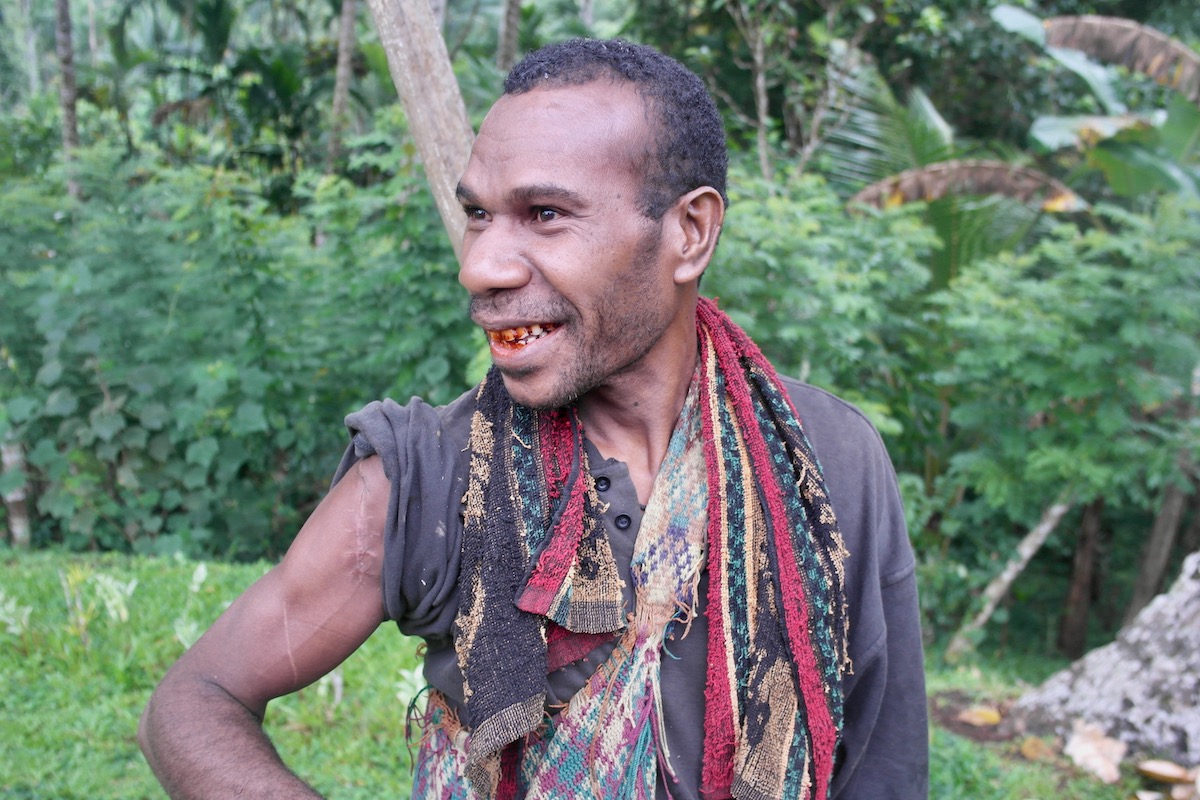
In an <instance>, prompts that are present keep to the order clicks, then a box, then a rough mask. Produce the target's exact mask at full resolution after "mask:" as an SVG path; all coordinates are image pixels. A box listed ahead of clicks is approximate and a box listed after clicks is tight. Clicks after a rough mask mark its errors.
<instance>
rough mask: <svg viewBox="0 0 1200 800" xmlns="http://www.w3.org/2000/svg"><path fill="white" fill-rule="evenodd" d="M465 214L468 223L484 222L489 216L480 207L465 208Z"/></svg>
mask: <svg viewBox="0 0 1200 800" xmlns="http://www.w3.org/2000/svg"><path fill="white" fill-rule="evenodd" d="M463 212H464V213H465V214H466V215H467V222H484V221H485V220H487V216H488V213H487V212H486V211H484V210H483V209H482V208H480V207H479V206H463Z"/></svg>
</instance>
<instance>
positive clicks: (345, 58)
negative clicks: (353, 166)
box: [329, 0, 358, 172]
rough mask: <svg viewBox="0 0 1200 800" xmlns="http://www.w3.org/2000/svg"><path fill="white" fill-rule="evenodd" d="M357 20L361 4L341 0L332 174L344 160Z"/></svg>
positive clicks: (331, 136)
mask: <svg viewBox="0 0 1200 800" xmlns="http://www.w3.org/2000/svg"><path fill="white" fill-rule="evenodd" d="M357 19H358V0H342V21H341V27H340V28H339V29H338V55H337V72H336V73H335V76H334V80H333V119H332V121H331V123H330V126H329V171H330V172H333V171H334V170H335V169H336V168H337V163H338V162H339V161H340V160H341V158H342V134H343V132H344V131H345V130H346V123H347V119H346V108H347V106H348V105H349V101H350V76H351V73H352V72H353V65H354V43H355V38H354V25H355V22H356V21H357Z"/></svg>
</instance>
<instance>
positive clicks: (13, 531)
mask: <svg viewBox="0 0 1200 800" xmlns="http://www.w3.org/2000/svg"><path fill="white" fill-rule="evenodd" d="M14 472H19V473H22V474H28V470H26V468H25V451H24V450H22V449H21V444H20V442H18V441H16V440H15V439H5V440H4V442H3V443H0V475H11V474H12V473H14ZM27 480H28V479H27V478H22V479H21V480H20V481H18V482H17V486H16V488H14V489H12V490H11V491H8V492H5V493H4V497H3V500H4V507H5V508H6V509H7V510H8V538H9V540H10V541H11V542H12V546H13V547H16V548H20V549H23V550H27V549H29V541H30V536H29V532H30V525H29V506H28V503H27V494H26V491H25V487H26V483H27Z"/></svg>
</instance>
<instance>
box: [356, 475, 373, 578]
mask: <svg viewBox="0 0 1200 800" xmlns="http://www.w3.org/2000/svg"><path fill="white" fill-rule="evenodd" d="M357 473H358V480H359V484H360V487H361V491H360V492H359V495H358V508H357V509H356V511H355V515H354V519H353V520H351V524H352V525H353V526H354V551H353V553H351V559H352V563H353V567H352V569H351V575H352V576H353V577H354V579H355V580H356V581H360V582H361V581H363V580H366V579H367V578H371V577H373V570H372V569H371V564H372V561H373V559H372V558H371V556H373V555H374V547H373V546H372V544H373V542H372V540H376V539H378V537H379V532H378V531H376V530H373V526H372V524H371V511H370V505H369V504H370V502H371V500H372V496H371V486H370V484H369V483H368V482H367V478H366V476H365V475H363V471H362V466H361V462H360V465H359V468H358V470H357ZM375 546H377V545H375Z"/></svg>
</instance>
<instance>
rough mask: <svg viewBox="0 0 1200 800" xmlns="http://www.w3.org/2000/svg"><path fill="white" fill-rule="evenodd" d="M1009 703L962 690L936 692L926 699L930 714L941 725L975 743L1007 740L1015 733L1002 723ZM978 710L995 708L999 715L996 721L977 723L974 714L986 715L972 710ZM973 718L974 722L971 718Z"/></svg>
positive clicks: (1006, 714)
mask: <svg viewBox="0 0 1200 800" xmlns="http://www.w3.org/2000/svg"><path fill="white" fill-rule="evenodd" d="M1010 705H1012V704H1011V703H1010V702H1002V703H997V702H993V701H991V700H987V699H981V698H978V697H972V696H971V695H968V694H966V693H965V692H956V691H950V692H939V693H937V694H935V695H932V696H931V697H930V698H929V716H930V718H931V719H932V720H933V722H934V723H935V724H936V725H938V727H940V728H944V729H945V730H948V731H950V732H951V733H953V734H956V735H958V736H962V737H964V738H966V739H970V740H972V741H975V742H1007V741H1011V740H1012V739H1013V738H1014V736H1015V734H1014V732H1013V730H1012V727H1013V726H1012V725H1006V724H1004V721H1005V719H1006V718H1007V716H1008V709H1009V706H1010ZM981 709H988V710H994V711H995V712H997V713H998V714H999V720H998V722H997V724H978V723H979V722H980V720H979V719H977V717H980V716H987V715H986V714H982V715H981V714H978V713H973V712H977V711H978V710H981ZM973 719H974V723H973V722H971V721H970V720H973Z"/></svg>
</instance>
